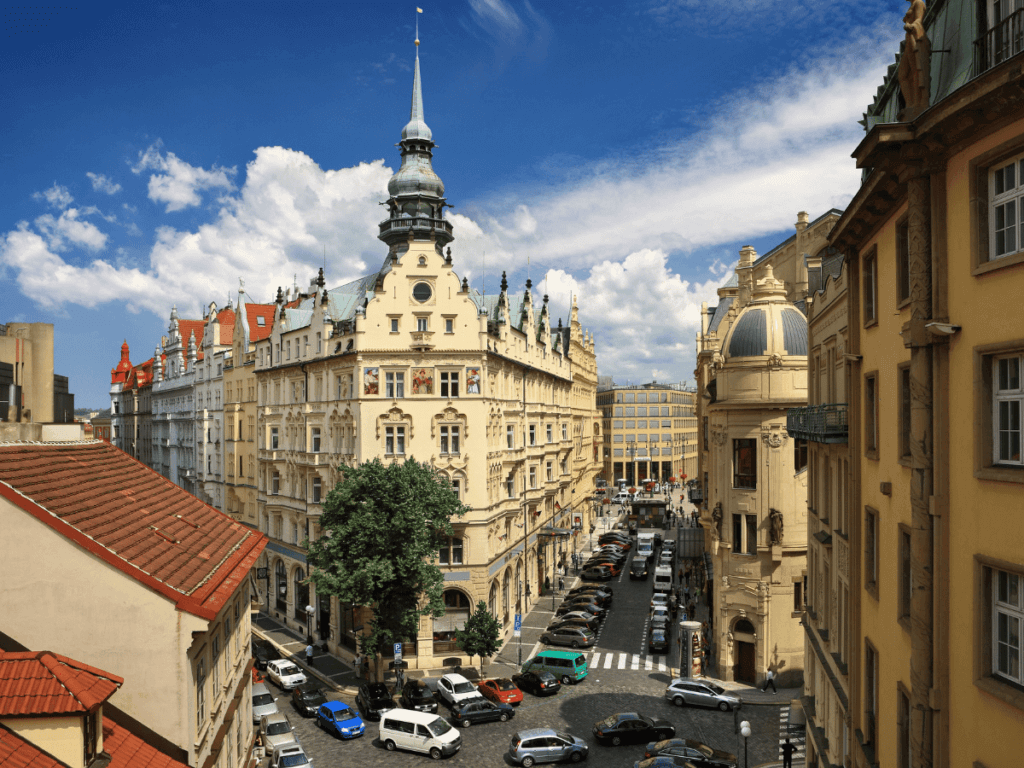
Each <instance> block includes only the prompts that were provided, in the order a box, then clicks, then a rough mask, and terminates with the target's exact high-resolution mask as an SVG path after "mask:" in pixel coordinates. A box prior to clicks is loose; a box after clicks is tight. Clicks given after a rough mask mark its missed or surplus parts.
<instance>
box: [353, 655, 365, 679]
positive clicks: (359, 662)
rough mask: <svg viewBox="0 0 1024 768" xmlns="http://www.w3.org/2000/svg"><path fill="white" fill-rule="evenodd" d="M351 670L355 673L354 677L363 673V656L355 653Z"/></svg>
mask: <svg viewBox="0 0 1024 768" xmlns="http://www.w3.org/2000/svg"><path fill="white" fill-rule="evenodd" d="M352 670H353V671H354V672H355V673H356V677H359V675H361V674H362V672H363V655H362V654H361V653H359V651H356V657H355V658H354V659H352Z"/></svg>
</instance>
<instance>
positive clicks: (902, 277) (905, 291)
mask: <svg viewBox="0 0 1024 768" xmlns="http://www.w3.org/2000/svg"><path fill="white" fill-rule="evenodd" d="M905 301H910V227H909V226H908V225H907V220H906V219H904V220H903V221H901V222H900V223H899V224H897V225H896V304H897V305H899V304H902V303H903V302H905Z"/></svg>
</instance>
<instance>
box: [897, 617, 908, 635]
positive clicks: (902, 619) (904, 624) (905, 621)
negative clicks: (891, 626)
mask: <svg viewBox="0 0 1024 768" xmlns="http://www.w3.org/2000/svg"><path fill="white" fill-rule="evenodd" d="M896 623H898V624H899V625H900V626H901V627H903V631H904V632H906V633H908V634H909V633H910V632H911V628H910V616H909V615H907V616H899V617H897V618H896Z"/></svg>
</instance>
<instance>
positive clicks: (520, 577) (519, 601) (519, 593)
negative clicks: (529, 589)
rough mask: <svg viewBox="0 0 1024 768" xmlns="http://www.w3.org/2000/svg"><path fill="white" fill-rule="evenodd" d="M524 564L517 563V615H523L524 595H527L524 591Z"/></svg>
mask: <svg viewBox="0 0 1024 768" xmlns="http://www.w3.org/2000/svg"><path fill="white" fill-rule="evenodd" d="M524 589H525V587H524V586H523V564H522V562H517V563H516V613H518V614H520V615H522V613H523V595H525V594H526V593H525V592H524V591H523V590H524Z"/></svg>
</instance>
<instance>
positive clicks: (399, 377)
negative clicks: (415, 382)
mask: <svg viewBox="0 0 1024 768" xmlns="http://www.w3.org/2000/svg"><path fill="white" fill-rule="evenodd" d="M384 396H385V397H390V398H401V397H405V374H404V373H395V372H392V371H387V372H385V373H384Z"/></svg>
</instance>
